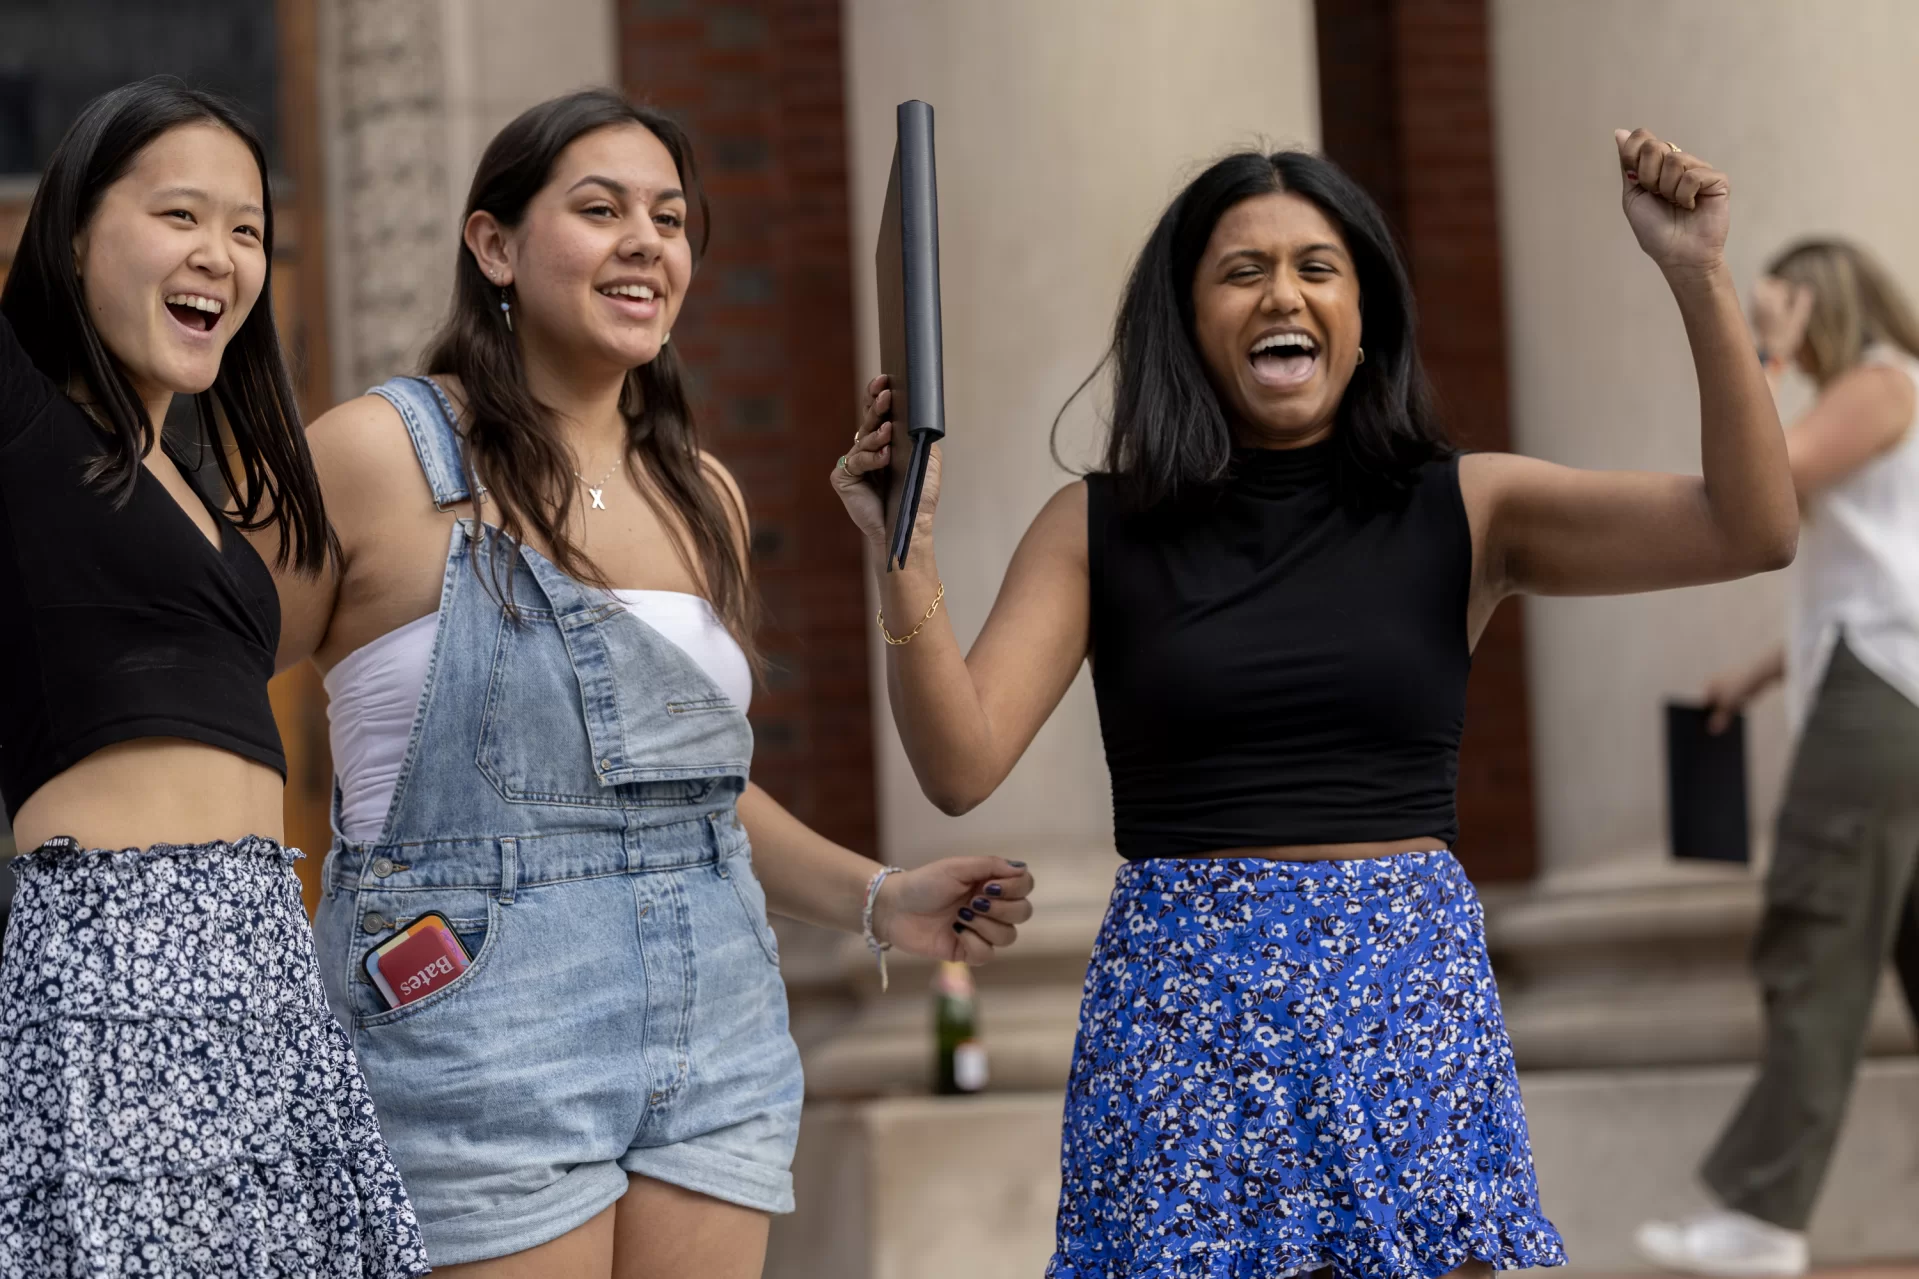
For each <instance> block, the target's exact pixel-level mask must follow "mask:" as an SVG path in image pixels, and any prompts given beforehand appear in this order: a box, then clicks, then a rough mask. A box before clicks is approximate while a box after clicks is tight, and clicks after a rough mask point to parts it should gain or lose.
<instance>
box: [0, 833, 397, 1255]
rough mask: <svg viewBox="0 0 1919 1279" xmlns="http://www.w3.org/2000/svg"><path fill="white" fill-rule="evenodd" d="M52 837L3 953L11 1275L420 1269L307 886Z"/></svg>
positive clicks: (32, 871) (0, 1180)
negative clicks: (315, 928) (326, 976)
mask: <svg viewBox="0 0 1919 1279" xmlns="http://www.w3.org/2000/svg"><path fill="white" fill-rule="evenodd" d="M298 855H299V854H298V853H296V852H293V851H292V850H289V849H286V848H283V847H281V845H279V844H278V843H276V842H275V841H273V840H269V839H263V838H259V837H255V836H249V837H247V838H245V839H242V840H240V841H238V842H237V843H233V844H225V843H217V844H203V845H197V846H193V847H175V846H172V845H156V846H154V847H153V848H149V849H145V850H140V849H130V850H127V851H124V852H111V851H96V850H88V849H83V848H81V847H79V846H78V845H76V844H75V843H74V842H73V841H71V840H55V841H53V842H51V843H49V844H47V845H45V846H43V847H41V848H39V849H37V850H35V851H33V852H30V853H26V854H24V855H22V856H20V857H19V858H17V859H16V860H15V862H14V867H15V870H16V871H17V873H18V878H19V889H18V893H17V896H16V899H15V903H14V911H13V918H12V921H11V924H10V926H9V928H8V931H7V937H6V943H5V952H4V955H0V1279H29V1277H31V1279H47V1277H48V1276H86V1277H88V1279H94V1277H96V1276H97V1277H99V1279H106V1277H107V1276H114V1277H115V1279H118V1277H119V1276H129V1275H138V1276H169V1277H172V1276H193V1277H194V1279H201V1277H203V1276H234V1277H236V1279H238V1277H239V1276H246V1277H247V1279H255V1277H256V1276H301V1277H302V1279H305V1277H306V1276H323V1277H325V1279H390V1277H397V1276H410V1275H420V1274H425V1273H426V1271H427V1264H426V1254H425V1252H424V1250H423V1249H422V1247H421V1245H420V1233H419V1227H418V1225H417V1223H416V1222H415V1221H414V1218H413V1209H412V1207H411V1205H410V1204H409V1203H408V1202H407V1197H406V1191H405V1190H404V1189H403V1188H402V1187H401V1185H400V1177H399V1174H398V1173H397V1172H395V1171H394V1168H393V1161H392V1159H391V1158H390V1157H389V1156H388V1154H387V1149H386V1144H385V1142H384V1141H382V1140H381V1138H380V1129H379V1125H378V1124H377V1123H376V1121H375V1119H374V1114H373V1102H372V1099H371V1098H370V1097H369V1096H368V1094H367V1089H366V1083H365V1081H364V1080H363V1079H362V1078H361V1076H360V1068H359V1066H358V1065H357V1064H356V1063H355V1062H354V1059H353V1050H352V1048H351V1047H350V1046H349V1045H348V1042H347V1038H346V1034H345V1032H344V1031H342V1030H341V1029H340V1025H339V1023H338V1022H336V1021H335V1020H334V1019H333V1015H332V1013H331V1012H329V1011H328V1009H327V1004H326V996H325V994H324V992H323V991H322V989H321V985H320V975H319V971H318V969H317V967H316V964H315V959H314V953H313V939H312V933H311V931H310V929H309V927H308V924H307V919H306V914H305V912H304V911H303V910H302V909H301V904H300V886H299V880H298V878H297V877H296V876H295V875H294V874H293V870H292V863H293V859H294V858H295V857H297V856H298Z"/></svg>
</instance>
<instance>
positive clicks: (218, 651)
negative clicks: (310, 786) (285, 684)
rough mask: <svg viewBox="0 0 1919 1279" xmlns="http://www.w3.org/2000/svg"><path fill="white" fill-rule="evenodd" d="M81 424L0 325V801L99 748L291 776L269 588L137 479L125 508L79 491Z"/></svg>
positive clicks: (89, 437) (238, 539)
mask: <svg viewBox="0 0 1919 1279" xmlns="http://www.w3.org/2000/svg"><path fill="white" fill-rule="evenodd" d="M100 441H101V435H100V432H99V429H98V428H97V427H95V426H94V424H93V421H92V419H90V418H89V417H87V415H86V414H85V413H84V412H82V411H81V410H80V408H79V406H77V405H76V404H74V402H73V401H72V400H69V399H68V398H67V397H66V396H65V395H63V394H61V392H60V390H59V389H58V388H57V387H55V386H54V384H53V383H52V382H50V381H48V380H47V379H46V378H45V377H44V376H42V375H41V373H40V371H39V370H38V369H37V368H35V367H34V365H33V362H32V361H31V360H30V359H29V358H28V356H27V353H26V352H25V351H24V350H22V349H21V347H20V343H19V341H18V340H17V339H16V338H15V337H14V333H13V326H12V325H10V324H9V323H8V322H7V320H6V318H5V317H4V316H0V797H4V798H5V800H6V805H7V816H8V818H9V819H11V818H12V817H13V815H14V814H15V813H17V812H19V810H20V806H21V805H22V804H24V803H26V802H27V797H28V796H30V795H32V794H33V793H34V792H35V791H37V790H39V789H40V787H41V786H43V785H45V784H46V783H47V782H48V781H50V780H51V779H52V778H54V777H55V776H56V775H58V774H60V773H62V772H65V771H66V770H67V769H68V768H71V767H72V766H73V765H74V764H77V763H78V762H80V761H81V760H82V759H85V758H86V757H87V756H88V755H91V754H92V753H93V752H95V751H97V750H99V749H100V748H101V747H103V746H110V745H112V744H113V743H115V742H124V741H130V740H132V739H134V738H141V737H182V738H187V739H189V740H192V741H196V742H204V743H207V744H209V745H213V746H218V747H222V748H224V749H226V750H230V751H232V752H234V753H235V754H238V755H243V756H245V757H246V758H248V759H252V760H258V761H259V762H261V763H263V764H267V765H270V766H272V767H273V768H276V769H278V770H279V771H280V774H281V775H282V776H285V774H286V757H285V756H284V755H283V754H282V753H281V749H280V732H279V729H278V728H277V727H276V726H275V724H274V721H273V707H272V705H271V704H270V703H269V702H268V700H267V681H268V680H269V679H271V678H272V677H273V662H274V651H275V649H277V648H278V647H279V643H280V602H279V598H278V596H277V595H276V593H275V591H274V586H273V578H272V575H271V574H269V573H268V572H267V567H266V565H265V564H264V563H262V562H261V560H260V557H259V555H257V554H256V553H255V552H254V550H253V547H252V546H251V545H250V544H248V542H247V540H246V538H244V537H242V536H241V535H240V533H239V531H238V530H237V529H234V528H232V527H230V526H229V525H228V524H227V523H226V522H225V521H224V520H222V521H221V546H220V549H218V550H215V549H214V547H213V546H212V544H211V543H209V542H208V541H207V539H206V537H205V536H204V535H203V534H202V533H201V532H200V530H199V528H198V527H197V526H195V524H194V522H193V520H192V519H191V518H189V517H188V515H187V513H186V512H185V511H182V510H181V509H180V507H179V504H178V503H176V502H175V501H174V500H173V497H172V495H171V494H170V493H168V492H167V490H166V487H165V486H164V485H162V484H161V483H160V481H159V480H158V479H157V478H155V477H154V476H153V475H152V474H150V473H149V472H147V471H146V469H145V468H142V469H141V472H140V477H139V483H138V484H136V485H135V486H134V490H133V498H132V500H131V501H130V502H128V504H127V505H126V506H125V507H124V508H122V509H120V510H115V509H113V506H112V503H111V502H110V501H109V499H108V498H107V497H105V496H103V495H102V494H100V493H99V492H97V491H95V490H94V489H92V488H90V487H88V486H87V485H86V483H85V482H84V479H83V474H84V472H85V470H86V467H87V464H88V462H89V461H91V460H92V459H93V458H94V457H95V456H96V455H97V454H98V453H99V451H100Z"/></svg>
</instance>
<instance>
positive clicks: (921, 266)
mask: <svg viewBox="0 0 1919 1279" xmlns="http://www.w3.org/2000/svg"><path fill="white" fill-rule="evenodd" d="M873 265H874V268H875V274H876V278H877V280H878V283H879V304H880V372H882V373H884V374H886V376H887V377H888V378H889V379H890V380H891V383H892V388H893V410H892V421H893V445H892V448H893V454H892V464H891V465H890V466H889V467H888V468H887V469H888V471H889V474H888V476H887V477H886V480H885V483H886V486H887V497H886V507H887V514H888V515H889V516H890V517H891V519H892V521H893V530H892V536H891V538H890V539H889V540H888V542H887V553H886V568H887V571H888V572H891V571H892V570H893V569H895V568H898V567H899V566H901V565H903V564H905V563H906V551H907V547H908V546H909V545H910V544H911V542H912V540H913V521H914V518H915V517H916V516H917V515H918V514H919V507H920V492H921V489H922V488H923V487H924V485H925V483H926V463H927V461H928V460H929V459H930V458H931V457H932V454H933V445H934V444H935V443H936V442H937V441H938V440H939V439H940V437H942V436H943V435H945V434H946V397H945V392H944V388H943V387H942V385H941V371H940V217H939V185H938V183H937V182H936V181H935V180H934V175H933V108H932V107H930V106H928V105H927V104H926V103H924V102H919V101H913V102H902V103H900V105H899V142H898V144H897V145H896V146H895V147H894V148H893V173H892V176H891V177H890V178H888V179H887V182H886V208H885V210H884V211H883V212H882V213H881V215H880V234H879V244H878V246H877V247H876V248H875V249H874V252H873Z"/></svg>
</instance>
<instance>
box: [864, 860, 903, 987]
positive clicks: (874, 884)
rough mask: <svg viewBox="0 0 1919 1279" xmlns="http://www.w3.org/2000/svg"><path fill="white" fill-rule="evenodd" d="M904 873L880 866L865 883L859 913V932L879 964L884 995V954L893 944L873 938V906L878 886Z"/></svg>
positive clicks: (890, 867)
mask: <svg viewBox="0 0 1919 1279" xmlns="http://www.w3.org/2000/svg"><path fill="white" fill-rule="evenodd" d="M905 872H906V868H905V867H904V866H882V867H881V868H880V869H879V871H878V873H876V874H875V875H874V876H873V878H871V879H869V880H868V881H866V908H865V909H864V910H862V911H861V912H860V932H861V933H862V934H864V935H865V937H866V948H867V949H868V950H870V951H872V952H873V958H874V959H875V960H877V961H878V962H879V966H880V993H881V994H884V993H886V952H887V951H889V950H891V949H893V943H891V942H884V941H881V940H880V939H879V938H877V937H875V936H873V906H874V904H875V903H877V902H878V901H879V899H880V885H882V884H884V883H885V882H886V877H887V876H888V875H901V874H904V873H905Z"/></svg>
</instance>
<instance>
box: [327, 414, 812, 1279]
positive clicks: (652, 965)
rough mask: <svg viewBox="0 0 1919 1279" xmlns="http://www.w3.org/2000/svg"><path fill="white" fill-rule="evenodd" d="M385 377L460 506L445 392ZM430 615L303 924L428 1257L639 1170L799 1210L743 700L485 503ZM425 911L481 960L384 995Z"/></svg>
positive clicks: (590, 1209) (791, 1101) (528, 1241)
mask: <svg viewBox="0 0 1919 1279" xmlns="http://www.w3.org/2000/svg"><path fill="white" fill-rule="evenodd" d="M374 393H375V394H378V395H381V396H383V397H384V398H385V399H387V400H388V401H389V402H391V403H392V404H393V406H394V407H395V408H397V409H398V410H399V412H400V416H401V418H402V419H403V420H404V421H405V423H406V429H407V432H408V434H409V435H410V436H411V437H412V440H413V445H414V449H415V452H416V453H417V454H418V455H419V460H420V465H421V466H422V467H423V468H424V470H425V472H426V476H427V480H428V482H429V483H430V485H431V487H432V490H433V500H434V502H435V503H436V504H437V505H438V506H440V507H442V508H445V507H447V506H449V505H451V504H453V503H455V502H458V501H461V500H463V499H464V498H465V497H466V496H467V489H466V481H465V478H464V468H463V466H462V464H461V459H460V451H459V443H458V439H457V437H456V434H455V430H454V427H453V423H452V414H451V410H450V406H449V405H448V404H447V403H446V401H445V399H444V398H443V397H442V396H441V395H440V393H439V390H438V388H437V387H436V386H435V385H434V384H433V383H431V382H430V381H427V380H426V379H419V378H396V379H394V380H393V381H391V382H388V383H386V384H385V385H383V386H380V387H376V388H375V389H374ZM490 556H500V557H504V558H503V561H502V564H503V565H505V566H510V571H511V575H512V590H511V600H512V604H513V609H514V612H513V613H510V612H509V611H508V610H507V609H506V608H505V607H504V606H503V604H502V601H501V600H500V599H499V598H498V597H497V596H498V588H496V587H494V586H493V585H492V582H493V577H494V572H493V569H494V565H493V564H492V563H490V562H489V559H488V557H490ZM476 558H477V559H478V564H477V569H478V571H476V562H475V561H476ZM514 613H517V616H515V615H514ZM439 618H440V622H439V627H438V632H437V635H436V637H435V639H434V643H433V655H432V659H431V664H430V666H429V667H428V675H427V681H426V687H425V689H424V690H423V691H422V693H421V695H420V704H419V707H418V709H417V710H416V711H415V713H414V719H413V729H412V734H411V739H410V741H409V743H408V746H407V753H406V759H405V763H404V765H403V767H402V770H401V773H400V778H399V783H398V785H397V787H396V789H395V791H394V795H393V803H392V806H391V808H390V809H389V810H388V812H387V815H386V823H385V826H384V828H383V830H382V831H381V834H380V836H379V838H378V839H376V840H373V841H372V842H370V843H356V842H353V841H349V840H347V839H345V838H343V837H342V836H341V835H340V834H339V828H340V823H339V803H340V801H339V794H338V788H337V784H336V789H335V795H334V832H335V834H334V844H333V848H332V851H331V852H330V853H329V854H328V856H327V861H326V868H325V894H324V897H323V899H322V901H321V904H320V908H319V911H318V913H317V916H316V918H315V924H314V927H315V932H316V934H317V938H318V943H319V953H320V962H321V967H322V975H323V978H324V981H325V985H326V991H327V998H328V1001H329V1002H330V1003H331V1005H332V1007H333V1011H334V1013H335V1014H336V1015H337V1016H338V1017H339V1019H340V1022H341V1024H342V1025H343V1026H345V1027H346V1029H347V1032H348V1034H349V1035H350V1037H351V1038H352V1041H353V1048H354V1051H355V1052H356V1053H357V1054H358V1056H359V1059H360V1065H361V1068H362V1070H363V1071H364V1072H365V1074H366V1079H367V1084H368V1086H369V1088H370V1089H371V1091H372V1094H373V1100H374V1105H375V1108H376V1110H377V1112H378V1116H379V1121H380V1127H381V1129H382V1131H383V1132H384V1134H385V1136H386V1139H387V1143H388V1145H389V1146H390V1147H391V1149H392V1153H393V1159H394V1163H395V1164H396V1165H397V1166H398V1167H399V1170H400V1174H401V1176H402V1178H403V1179H404V1180H405V1183H406V1186H407V1189H408V1191H409V1192H410V1193H411V1195H412V1198H413V1204H414V1208H415V1211H416V1212H417V1213H418V1215H419V1219H420V1227H421V1233H422V1235H423V1237H424V1239H425V1242H426V1249H427V1257H428V1259H429V1260H430V1261H431V1262H433V1264H435V1265H451V1264H457V1263H460V1262H467V1261H476V1260H481V1259H484V1258H489V1257H498V1256H504V1255H507V1254H510V1253H514V1252H519V1251H523V1250H525V1249H527V1248H531V1247H534V1246H536V1245H538V1244H541V1243H545V1242H547V1241H549V1240H551V1239H555V1238H557V1237H559V1236H560V1235H562V1234H564V1233H565V1232H567V1231H568V1230H571V1229H573V1228H574V1227H576V1226H579V1225H581V1224H583V1223H584V1222H586V1221H587V1220H589V1219H590V1218H592V1217H593V1216H595V1215H596V1214H598V1213H599V1212H601V1211H602V1210H603V1209H605V1208H606V1207H607V1206H608V1205H610V1204H612V1203H613V1202H614V1201H615V1200H617V1199H618V1198H619V1197H620V1195H621V1194H622V1193H624V1192H625V1190H626V1187H627V1174H628V1173H636V1174H639V1175H641V1176H645V1177H650V1178H654V1179H657V1180H659V1181H664V1182H669V1183H671V1184H673V1185H676V1186H682V1187H685V1188H686V1189H689V1190H693V1191H697V1192H699V1193H702V1194H706V1195H711V1196H713V1197H714V1198H717V1199H722V1200H726V1201H728V1202H731V1203H736V1204H742V1205H745V1206H747V1207H750V1208H755V1209H759V1210H761V1211H764V1212H790V1211H791V1210H792V1206H793V1191H792V1176H791V1173H790V1171H789V1168H790V1165H791V1163H792V1157H793V1146H794V1141H795V1138H796V1136H797V1134H798V1130H799V1117H800V1102H801V1096H802V1087H801V1079H800V1060H799V1053H798V1050H797V1049H796V1048H795V1046H794V1044H793V1040H792V1036H791V1035H790V1034H789V1033H788V1029H787V1009H786V990H785V987H784V985H783V984H782V982H781V980H780V972H779V953H778V950H777V948H776V944H775V941H774V937H773V933H772V930H771V929H770V928H769V927H768V926H767V920H766V897H765V894H764V893H763V892H762V891H761V888H760V884H759V880H758V879H757V878H756V877H755V876H754V874H753V865H752V856H751V851H750V849H749V848H748V845H747V838H746V832H745V831H744V830H743V829H742V828H741V825H740V820H739V817H738V814H737V812H736V808H735V805H736V802H737V800H738V799H739V796H740V793H741V791H742V790H743V789H744V788H745V785H746V777H747V767H748V763H749V761H750V759H751V756H752V747H753V736H752V730H751V729H750V728H749V727H748V725H747V721H746V716H745V714H744V713H743V712H742V711H741V709H740V708H739V707H738V706H735V705H734V704H733V702H732V701H731V700H730V699H729V698H728V697H727V696H726V694H725V693H724V692H722V691H721V690H720V689H719V688H718V687H717V686H716V685H715V684H714V682H713V681H712V680H711V679H709V678H708V677H707V675H706V673H705V672H704V671H703V670H702V669H701V668H700V666H699V665H698V664H697V663H696V662H694V661H693V660H692V659H691V658H690V657H688V656H687V655H686V654H685V653H684V652H683V651H682V650H681V649H680V648H679V647H678V646H676V645H675V644H674V643H672V641H670V640H668V639H666V638H664V637H663V636H661V635H660V634H659V633H658V632H656V631H655V630H653V629H652V628H651V627H649V626H647V625H646V624H645V623H644V622H642V621H640V620H639V619H638V618H636V617H634V616H633V615H632V614H631V613H629V612H627V610H626V609H625V608H623V607H622V606H621V605H620V604H619V602H618V601H616V600H614V599H612V598H610V597H609V596H608V595H607V594H606V593H605V592H603V591H599V590H596V589H594V588H592V587H588V586H585V585H583V584H582V583H580V582H578V581H576V580H574V579H573V578H570V577H568V576H566V575H565V574H563V573H561V572H560V571H559V570H558V569H557V568H555V567H554V566H553V564H552V563H551V562H550V561H549V560H547V559H546V558H545V557H543V556H542V555H540V554H539V553H538V552H536V551H534V550H533V549H531V548H530V547H525V546H518V545H515V544H514V543H513V542H511V541H510V540H508V539H506V538H505V537H503V536H502V535H501V534H500V533H499V531H498V530H497V529H495V528H493V527H491V526H487V525H483V524H480V523H478V522H477V521H475V520H471V519H465V520H461V521H459V522H458V523H457V524H456V525H455V526H454V528H453V534H452V540H451V546H450V548H449V550H448V552H447V557H446V572H445V577H444V580H443V583H442V586H441V593H440V611H439ZM429 911H437V912H439V913H440V914H441V915H443V916H445V917H446V919H447V921H448V922H449V923H450V924H451V925H452V927H453V930H454V931H455V932H456V933H458V934H459V935H460V937H461V939H462V940H463V941H464V942H465V944H466V947H467V950H468V952H469V953H470V954H471V955H472V962H471V964H470V965H469V966H468V967H467V968H466V970H465V971H464V972H462V973H461V974H460V975H459V976H458V977H457V978H456V979H455V980H454V981H452V982H451V983H449V984H448V985H446V986H444V987H442V988H441V989H439V990H436V991H434V992H433V993H432V994H430V995H428V996H426V997H425V998H422V999H419V1000H416V1001H414V1002H412V1003H409V1004H404V1005H402V1006H400V1007H398V1008H393V1009H389V1008H387V1007H386V1003H385V1001H384V1000H383V999H382V998H381V996H380V994H379V993H378V991H377V990H376V988H375V987H374V986H373V985H372V984H371V983H370V980H369V978H368V977H367V975H366V971H365V968H364V966H363V963H362V961H363V960H364V958H365V956H366V954H367V952H368V951H370V950H372V949H373V948H375V947H376V946H378V945H379V944H380V943H381V942H384V941H386V940H387V939H388V938H389V937H391V936H392V935H393V933H394V932H395V930H396V929H397V928H398V927H401V926H404V925H405V924H407V923H409V922H410V921H412V920H414V919H417V918H418V917H419V916H421V915H423V914H425V913H427V912H429Z"/></svg>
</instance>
